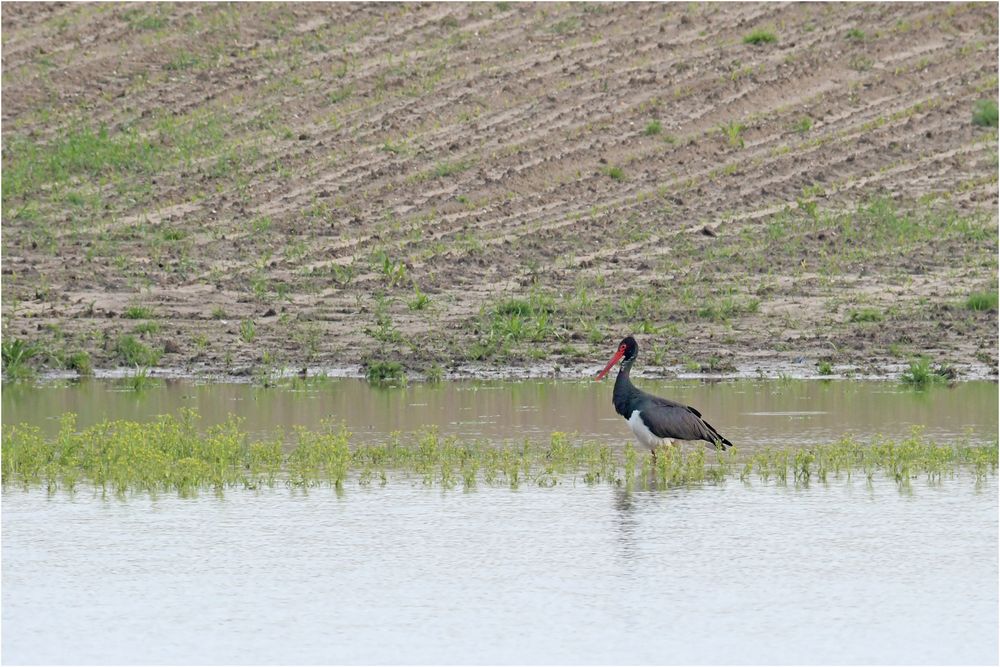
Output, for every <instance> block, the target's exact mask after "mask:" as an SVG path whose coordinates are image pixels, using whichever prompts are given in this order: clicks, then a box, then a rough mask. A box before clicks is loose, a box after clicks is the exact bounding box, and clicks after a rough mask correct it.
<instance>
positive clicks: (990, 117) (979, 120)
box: [972, 100, 997, 127]
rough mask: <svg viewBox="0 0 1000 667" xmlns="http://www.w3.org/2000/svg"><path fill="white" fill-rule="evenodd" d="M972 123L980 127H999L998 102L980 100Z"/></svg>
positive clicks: (974, 108)
mask: <svg viewBox="0 0 1000 667" xmlns="http://www.w3.org/2000/svg"><path fill="white" fill-rule="evenodd" d="M972 123H973V124H974V125H978V126H979V127H996V126H997V102H996V100H979V101H977V102H976V104H975V106H974V107H973V111H972Z"/></svg>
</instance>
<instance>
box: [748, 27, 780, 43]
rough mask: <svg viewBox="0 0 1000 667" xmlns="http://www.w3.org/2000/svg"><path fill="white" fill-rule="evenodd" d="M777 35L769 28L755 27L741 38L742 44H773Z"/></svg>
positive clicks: (776, 39)
mask: <svg viewBox="0 0 1000 667" xmlns="http://www.w3.org/2000/svg"><path fill="white" fill-rule="evenodd" d="M777 41H778V36H777V35H775V34H774V33H773V32H770V31H769V30H763V29H757V30H754V31H753V32H751V33H750V34H749V35H746V36H745V37H744V38H743V43H744V44H773V43H774V42H777Z"/></svg>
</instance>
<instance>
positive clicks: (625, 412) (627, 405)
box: [611, 357, 639, 419]
mask: <svg viewBox="0 0 1000 667" xmlns="http://www.w3.org/2000/svg"><path fill="white" fill-rule="evenodd" d="M634 362H635V357H632V358H631V359H626V360H625V361H623V362H622V365H621V368H619V369H618V377H617V378H616V379H615V393H614V394H613V395H612V398H611V401H612V402H613V403H614V404H615V412H617V413H618V414H620V415H621V416H622V417H624V418H625V419H628V418H629V417H631V416H632V402H633V400H634V399H635V396H636V394H638V393H639V390H638V389H636V388H635V387H634V386H633V385H632V380H630V379H629V376H628V373H629V371H631V370H632V364H633V363H634Z"/></svg>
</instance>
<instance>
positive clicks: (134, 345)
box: [115, 335, 163, 366]
mask: <svg viewBox="0 0 1000 667" xmlns="http://www.w3.org/2000/svg"><path fill="white" fill-rule="evenodd" d="M115 353H116V354H117V356H118V359H119V360H120V361H122V362H123V363H124V364H125V365H126V366H155V365H156V364H157V362H159V361H160V357H162V356H163V351H162V350H160V349H157V348H151V347H147V346H146V345H145V344H143V343H141V342H140V341H138V340H136V338H135V336H131V335H125V336H121V337H120V338H119V339H118V342H117V343H116V344H115Z"/></svg>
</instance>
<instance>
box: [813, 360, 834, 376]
mask: <svg viewBox="0 0 1000 667" xmlns="http://www.w3.org/2000/svg"><path fill="white" fill-rule="evenodd" d="M816 369H817V372H818V373H819V374H820V375H833V364H831V363H830V362H829V361H827V360H825V359H824V360H822V361H820V362H819V363H818V364H817V365H816Z"/></svg>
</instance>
